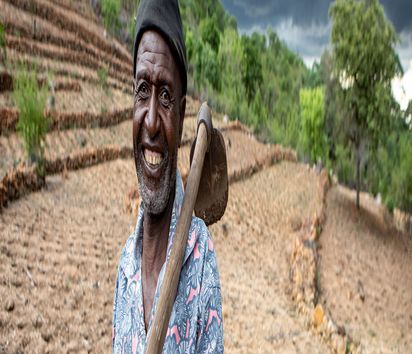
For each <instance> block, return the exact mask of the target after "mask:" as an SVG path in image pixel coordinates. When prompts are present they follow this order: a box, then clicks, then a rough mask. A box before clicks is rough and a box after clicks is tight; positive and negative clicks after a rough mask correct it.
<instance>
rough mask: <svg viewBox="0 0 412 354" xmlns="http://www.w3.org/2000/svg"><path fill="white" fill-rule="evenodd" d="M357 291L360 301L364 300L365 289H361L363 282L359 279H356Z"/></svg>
mask: <svg viewBox="0 0 412 354" xmlns="http://www.w3.org/2000/svg"><path fill="white" fill-rule="evenodd" d="M358 293H359V297H360V299H361V300H362V302H365V290H364V289H363V284H362V282H361V281H360V280H358Z"/></svg>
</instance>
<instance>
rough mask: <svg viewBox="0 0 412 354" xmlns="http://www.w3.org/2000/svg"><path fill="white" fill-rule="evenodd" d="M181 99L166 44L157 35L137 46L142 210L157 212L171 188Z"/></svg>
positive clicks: (136, 135) (136, 133) (136, 145)
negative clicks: (143, 208) (143, 207)
mask: <svg viewBox="0 0 412 354" xmlns="http://www.w3.org/2000/svg"><path fill="white" fill-rule="evenodd" d="M185 104H186V101H185V98H182V85H181V79H180V75H179V70H178V67H177V65H176V62H175V60H174V59H173V56H172V53H171V51H170V48H169V46H168V45H167V43H166V41H165V40H164V39H163V37H162V36H161V35H160V34H158V33H157V32H155V31H146V32H145V33H144V34H143V36H142V38H141V40H140V44H139V48H138V51H137V57H136V77H135V82H134V113H133V150H134V159H135V165H136V171H137V177H138V180H139V188H140V195H141V197H142V200H143V203H144V205H145V208H146V211H147V212H148V213H150V214H154V215H158V214H161V213H162V212H163V211H164V209H165V207H166V205H167V203H168V201H169V198H170V197H171V194H172V193H171V192H172V191H173V190H174V186H175V178H176V167H177V150H178V146H179V144H180V139H181V134H182V129H183V118H184V110H185Z"/></svg>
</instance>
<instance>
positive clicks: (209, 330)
mask: <svg viewBox="0 0 412 354" xmlns="http://www.w3.org/2000/svg"><path fill="white" fill-rule="evenodd" d="M135 33H136V37H135V44H134V56H133V63H134V64H133V70H134V113H133V148H134V159H135V165H136V172H137V177H138V181H139V191H140V196H141V200H142V203H141V205H140V209H139V214H138V219H137V224H136V228H135V231H134V233H133V234H132V235H131V236H130V237H129V239H128V240H127V242H126V245H125V247H124V249H123V251H122V254H121V258H120V262H119V267H118V273H117V280H116V288H115V295H114V311H113V352H115V353H143V352H144V350H145V345H146V336H147V333H148V331H149V329H150V326H151V322H152V320H153V317H154V313H155V311H156V305H157V301H158V298H159V293H160V289H161V285H162V281H163V276H164V272H165V268H166V264H167V260H168V257H169V255H170V250H171V247H172V244H173V237H174V234H175V229H176V224H177V220H178V218H179V214H180V210H181V206H182V202H183V184H182V179H181V176H180V174H179V172H178V171H177V151H178V147H179V145H180V142H181V137H182V131H183V119H184V115H185V108H186V98H185V95H186V87H187V69H186V68H187V65H186V49H185V45H184V40H183V31H182V23H181V18H180V13H179V7H178V3H177V0H142V1H141V2H140V6H139V9H138V14H137V18H136V31H135ZM163 352H165V353H183V352H184V353H206V352H209V353H212V352H213V353H216V352H218V353H219V352H223V323H222V309H221V292H220V281H219V274H218V270H217V263H216V256H215V253H214V250H213V243H212V240H211V238H210V235H209V232H208V229H207V228H206V226H205V224H204V222H203V221H202V220H200V219H198V218H195V217H193V218H192V222H191V226H190V229H189V237H188V243H187V245H186V250H185V256H184V262H183V266H182V269H181V270H180V279H179V285H178V291H177V295H176V299H175V302H174V305H173V310H172V314H171V317H170V320H169V325H168V331H167V335H166V339H165V344H164V348H163Z"/></svg>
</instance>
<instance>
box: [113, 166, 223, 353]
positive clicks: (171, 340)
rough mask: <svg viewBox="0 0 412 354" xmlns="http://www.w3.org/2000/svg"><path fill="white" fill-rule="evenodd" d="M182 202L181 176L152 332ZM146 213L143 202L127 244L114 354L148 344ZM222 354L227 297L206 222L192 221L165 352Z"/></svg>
mask: <svg viewBox="0 0 412 354" xmlns="http://www.w3.org/2000/svg"><path fill="white" fill-rule="evenodd" d="M182 202H183V183H182V179H181V177H180V174H179V172H177V177H176V193H175V200H174V204H173V211H172V219H171V223H170V230H169V238H168V247H167V256H166V262H165V263H164V264H163V267H162V269H161V271H160V274H159V278H158V281H157V287H156V292H155V296H154V300H153V306H152V310H151V315H150V321H149V328H150V326H151V323H152V320H153V316H154V313H155V311H156V306H157V302H158V299H159V291H160V287H161V284H162V281H163V277H164V273H165V267H166V264H167V261H168V259H169V256H170V250H171V245H172V243H173V237H174V234H175V231H176V223H177V220H178V218H179V215H180V210H181V207H182ZM143 212H144V210H143V204H142V203H141V205H140V209H139V215H138V219H137V224H136V228H135V231H134V233H133V234H132V235H131V236H130V237H129V239H128V240H127V242H126V245H125V246H124V248H123V251H122V254H121V257H120V262H119V267H118V272H117V279H116V288H115V293H114V310H113V342H112V344H113V352H114V353H143V352H144V350H145V346H146V330H145V324H144V312H143V294H142V275H141V258H142V257H141V255H142V241H143V240H142V239H143V232H142V225H143ZM222 352H223V322H222V299H221V292H220V281H219V273H218V269H217V263H216V255H215V252H214V249H213V243H212V239H211V237H210V234H209V231H208V229H207V227H206V225H205V224H204V222H203V220H201V219H199V218H196V217H192V222H191V225H190V228H189V237H188V241H187V245H186V250H185V256H184V262H183V266H182V270H181V273H180V279H179V285H178V291H177V295H176V299H175V302H174V305H173V309H172V313H171V317H170V320H169V326H168V330H167V334H166V338H165V343H164V347H163V353H222Z"/></svg>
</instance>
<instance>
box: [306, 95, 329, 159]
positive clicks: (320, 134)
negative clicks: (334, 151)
mask: <svg viewBox="0 0 412 354" xmlns="http://www.w3.org/2000/svg"><path fill="white" fill-rule="evenodd" d="M324 101H325V94H324V88H323V87H317V88H314V89H301V90H300V100H299V102H300V116H301V131H300V139H299V140H300V144H301V147H302V148H303V151H304V153H305V154H308V155H309V156H310V159H311V161H313V162H316V161H318V160H319V159H320V160H322V161H323V162H324V163H325V162H326V156H327V138H326V134H325V108H324V107H325V103H324Z"/></svg>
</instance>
